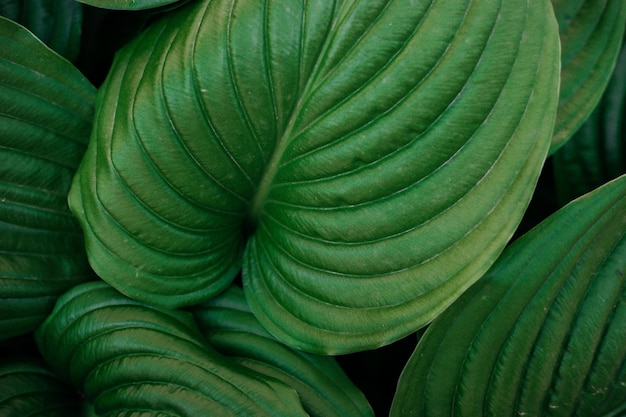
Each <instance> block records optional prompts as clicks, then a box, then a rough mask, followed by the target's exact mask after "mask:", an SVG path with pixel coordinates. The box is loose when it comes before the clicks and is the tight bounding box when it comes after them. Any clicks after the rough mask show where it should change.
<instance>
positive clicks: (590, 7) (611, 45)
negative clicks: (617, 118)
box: [550, 0, 626, 153]
mask: <svg viewBox="0 0 626 417" xmlns="http://www.w3.org/2000/svg"><path fill="white" fill-rule="evenodd" d="M552 3H553V5H554V11H555V14H556V17H557V20H558V22H559V32H560V36H561V65H562V74H561V91H560V97H559V110H558V112H557V119H556V125H555V127H554V137H553V138H552V146H551V147H550V153H554V152H555V151H556V150H557V149H559V148H560V147H561V146H563V144H564V143H566V142H567V140H568V139H569V138H570V137H571V136H572V135H573V134H574V133H575V132H576V131H577V130H578V128H579V127H580V126H581V125H582V124H583V122H584V121H585V120H586V119H587V117H589V115H590V113H591V112H592V111H593V109H594V108H595V106H596V105H597V104H598V101H599V100H600V98H601V97H602V92H603V91H604V89H605V88H606V86H607V83H608V82H609V79H610V77H611V73H612V71H613V68H614V66H615V61H616V60H617V56H618V55H619V51H620V45H621V43H622V37H623V35H624V27H625V25H626V2H624V1H623V0H552Z"/></svg>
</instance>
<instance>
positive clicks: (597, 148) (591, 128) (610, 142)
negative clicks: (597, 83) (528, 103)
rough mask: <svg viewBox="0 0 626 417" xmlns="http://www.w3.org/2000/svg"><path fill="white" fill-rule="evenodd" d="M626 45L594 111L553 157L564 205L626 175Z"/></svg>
mask: <svg viewBox="0 0 626 417" xmlns="http://www.w3.org/2000/svg"><path fill="white" fill-rule="evenodd" d="M625 115H626V47H624V46H623V47H622V51H621V53H620V57H619V60H618V62H617V65H616V67H615V70H614V71H613V76H612V77H611V81H610V82H609V85H608V87H607V89H606V91H605V93H604V95H603V96H602V99H601V100H600V103H599V104H598V106H597V107H596V109H595V111H594V112H593V113H592V114H591V116H590V117H589V118H588V119H587V120H586V121H585V123H584V124H583V125H582V126H581V127H580V129H579V130H578V131H577V132H576V133H575V134H574V136H573V137H572V138H571V139H570V140H569V141H568V142H567V143H566V144H565V145H563V147H562V148H560V149H559V150H558V152H556V153H555V154H554V155H553V157H552V160H553V163H554V164H553V165H554V178H555V185H556V192H557V197H558V200H559V202H560V203H562V204H565V203H567V202H569V201H571V200H573V199H574V198H576V197H579V196H581V195H583V194H585V193H587V192H589V191H591V190H593V189H594V188H596V187H599V186H600V185H602V184H604V183H606V182H608V181H610V180H612V179H615V178H617V177H619V176H620V175H622V174H626V134H624V132H626V126H625V123H624V116H625Z"/></svg>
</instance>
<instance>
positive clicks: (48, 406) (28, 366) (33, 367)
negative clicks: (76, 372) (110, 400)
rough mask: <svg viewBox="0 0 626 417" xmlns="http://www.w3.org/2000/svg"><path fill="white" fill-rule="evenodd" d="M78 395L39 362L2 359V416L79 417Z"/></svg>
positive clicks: (0, 409)
mask: <svg viewBox="0 0 626 417" xmlns="http://www.w3.org/2000/svg"><path fill="white" fill-rule="evenodd" d="M80 409H81V399H80V397H79V395H78V393H77V392H76V391H75V390H74V389H73V388H72V386H70V385H68V384H67V383H66V382H64V381H61V379H59V378H58V377H57V376H56V375H55V374H54V373H53V372H52V371H51V370H50V369H48V368H47V367H46V366H45V365H44V364H43V363H42V362H41V360H40V359H38V358H37V359H35V358H31V357H13V358H6V357H5V358H2V360H0V415H2V417H25V416H46V417H72V416H78V415H80Z"/></svg>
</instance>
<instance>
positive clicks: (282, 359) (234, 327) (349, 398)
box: [193, 286, 374, 417]
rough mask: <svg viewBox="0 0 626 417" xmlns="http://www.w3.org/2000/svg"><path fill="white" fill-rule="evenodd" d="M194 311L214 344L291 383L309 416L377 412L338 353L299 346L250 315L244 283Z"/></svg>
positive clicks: (346, 416) (325, 416) (369, 414)
mask: <svg viewBox="0 0 626 417" xmlns="http://www.w3.org/2000/svg"><path fill="white" fill-rule="evenodd" d="M193 314H194V317H195V319H196V322H197V323H198V326H199V327H200V330H201V332H202V333H203V334H204V335H205V337H206V338H207V340H208V341H209V343H210V345H211V346H213V347H214V348H216V349H217V350H218V351H220V352H221V353H223V354H224V355H227V356H229V357H231V358H233V359H234V360H236V361H237V362H239V363H241V364H242V365H243V366H246V367H248V368H251V369H254V370H256V371H258V372H260V373H262V374H264V375H268V376H270V377H273V378H277V379H280V380H281V381H284V382H285V383H286V384H287V385H289V386H291V387H293V388H294V389H295V390H296V391H297V392H298V395H299V396H300V399H301V400H302V405H303V406H304V409H305V410H306V412H307V413H308V414H309V415H310V416H312V417H314V416H319V417H331V416H337V417H348V416H373V415H374V412H373V411H372V409H371V407H370V405H369V403H368V402H367V400H366V398H365V397H364V396H363V393H361V391H359V390H358V388H357V387H356V386H354V385H353V384H352V382H351V381H350V380H349V379H348V377H347V376H346V374H345V373H344V372H343V370H342V369H341V367H340V366H339V365H338V364H337V362H336V360H335V359H334V358H332V357H329V356H318V355H313V354H308V353H304V352H301V351H297V350H294V349H291V348H290V347H288V346H285V345H284V344H282V343H280V342H278V341H277V340H276V339H275V338H273V337H272V336H271V335H270V334H269V333H268V332H267V331H266V330H265V329H264V328H263V326H261V323H259V321H258V320H257V319H256V318H255V317H254V316H253V315H252V312H251V311H250V309H249V307H248V304H247V303H246V300H245V298H244V294H243V291H242V290H241V288H239V287H236V286H231V287H229V288H228V290H226V291H225V292H224V293H222V294H220V295H219V296H217V297H214V298H213V299H211V301H209V302H207V303H204V304H202V305H201V306H198V307H196V308H194V310H193Z"/></svg>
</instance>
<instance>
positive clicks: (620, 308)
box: [391, 176, 626, 417]
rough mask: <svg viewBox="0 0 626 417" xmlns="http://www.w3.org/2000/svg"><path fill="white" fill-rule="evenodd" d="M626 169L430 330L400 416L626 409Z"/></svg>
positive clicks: (533, 238)
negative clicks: (623, 173)
mask: <svg viewBox="0 0 626 417" xmlns="http://www.w3.org/2000/svg"><path fill="white" fill-rule="evenodd" d="M625 271H626V176H624V177H620V178H619V179H617V180H614V181H613V182H611V183H608V184H607V185H605V186H603V187H601V188H600V189H598V190H596V191H594V192H592V193H590V194H587V195H586V196H584V197H581V198H580V199H578V200H576V201H574V202H573V203H571V204H570V205H568V206H566V207H564V208H563V209H561V210H560V211H559V212H557V213H555V214H554V215H552V216H551V217H549V218H548V219H547V220H545V221H544V222H542V223H541V224H539V226H537V227H536V228H535V229H533V230H532V231H530V232H528V233H527V234H526V235H524V236H523V237H522V238H520V239H519V240H518V241H516V242H515V243H514V244H513V245H511V246H510V247H509V248H507V250H506V251H505V252H504V253H503V254H502V256H501V257H500V258H499V259H498V261H497V262H496V264H495V265H494V266H493V268H492V269H491V270H490V271H489V272H488V273H487V274H486V275H485V276H484V277H483V278H482V279H480V280H479V281H478V282H477V283H476V284H475V285H474V286H472V287H471V288H470V289H469V290H468V291H467V292H465V293H464V294H463V295H462V296H461V297H460V298H459V299H458V300H457V301H456V302H455V303H454V304H453V305H452V306H451V307H450V308H449V309H448V310H446V311H445V312H444V313H443V314H442V315H441V316H439V317H438V318H437V319H436V320H435V321H434V322H433V324H432V325H431V326H430V327H429V328H428V330H427V331H426V333H425V334H424V336H423V338H422V339H421V340H420V342H419V344H418V346H417V348H416V350H415V352H414V353H413V355H412V356H411V359H410V360H409V362H408V364H407V365H406V368H405V369H404V371H403V373H402V376H401V378H400V381H399V383H398V391H397V393H396V397H395V398H394V403H393V408H392V413H391V415H392V416H403V417H404V416H412V415H415V416H422V417H428V416H437V417H444V416H460V415H463V416H473V417H474V416H476V417H478V416H523V415H528V416H544V415H545V416H547V415H549V416H580V417H589V416H596V417H600V416H613V415H616V414H613V413H614V412H615V411H616V410H619V409H622V410H624V409H626V367H625V366H624V364H625V363H626V326H624V323H626V274H625V273H624V272H625Z"/></svg>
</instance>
